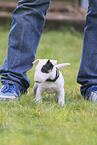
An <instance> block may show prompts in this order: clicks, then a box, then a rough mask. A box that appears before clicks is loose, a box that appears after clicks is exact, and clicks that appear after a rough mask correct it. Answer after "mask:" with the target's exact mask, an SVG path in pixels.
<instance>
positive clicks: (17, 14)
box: [0, 0, 51, 91]
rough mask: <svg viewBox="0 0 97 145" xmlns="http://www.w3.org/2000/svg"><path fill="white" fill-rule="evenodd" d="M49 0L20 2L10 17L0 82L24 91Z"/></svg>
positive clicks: (27, 83) (27, 84) (28, 83)
mask: <svg viewBox="0 0 97 145" xmlns="http://www.w3.org/2000/svg"><path fill="white" fill-rule="evenodd" d="M50 1H51V0H21V1H19V2H18V6H17V8H16V9H15V10H14V12H13V15H12V26H11V30H10V34H9V40H8V54H7V57H6V59H5V61H4V63H3V65H2V67H1V70H0V75H2V77H1V83H3V84H5V83H9V84H15V85H17V86H18V87H19V89H20V90H21V91H26V90H27V88H28V87H29V86H30V80H29V79H28V77H27V74H26V72H27V71H28V70H29V69H31V68H32V61H34V60H35V54H36V51H37V47H38V44H39V40H40V37H41V34H42V31H43V26H44V23H45V15H46V12H47V9H48V7H49V5H50Z"/></svg>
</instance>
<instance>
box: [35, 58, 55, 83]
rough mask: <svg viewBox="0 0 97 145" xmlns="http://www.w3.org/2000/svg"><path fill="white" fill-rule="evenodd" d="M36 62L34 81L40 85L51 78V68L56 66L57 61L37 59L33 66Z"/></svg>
mask: <svg viewBox="0 0 97 145" xmlns="http://www.w3.org/2000/svg"><path fill="white" fill-rule="evenodd" d="M37 61H39V62H38V64H37V66H36V68H35V76H34V81H35V82H38V83H42V82H44V81H45V80H47V79H49V78H50V77H51V76H52V72H53V68H54V66H55V65H56V64H57V60H48V59H38V60H36V61H34V62H33V64H34V63H36V62H37Z"/></svg>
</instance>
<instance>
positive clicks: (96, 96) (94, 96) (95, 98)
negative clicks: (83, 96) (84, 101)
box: [89, 91, 97, 102]
mask: <svg viewBox="0 0 97 145" xmlns="http://www.w3.org/2000/svg"><path fill="white" fill-rule="evenodd" d="M89 100H90V101H91V102H97V91H91V93H90V96H89Z"/></svg>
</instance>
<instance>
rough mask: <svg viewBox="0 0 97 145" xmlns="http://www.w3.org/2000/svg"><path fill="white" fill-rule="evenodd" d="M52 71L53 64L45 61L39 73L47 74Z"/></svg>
mask: <svg viewBox="0 0 97 145" xmlns="http://www.w3.org/2000/svg"><path fill="white" fill-rule="evenodd" d="M52 69H53V64H52V63H51V62H50V60H48V61H47V63H46V64H45V65H43V67H42V68H41V71H42V72H43V73H49V72H51V70H52Z"/></svg>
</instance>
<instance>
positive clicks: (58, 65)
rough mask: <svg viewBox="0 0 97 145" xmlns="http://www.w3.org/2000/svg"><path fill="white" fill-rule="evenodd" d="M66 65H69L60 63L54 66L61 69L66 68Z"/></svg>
mask: <svg viewBox="0 0 97 145" xmlns="http://www.w3.org/2000/svg"><path fill="white" fill-rule="evenodd" d="M67 65H71V64H70V63H61V64H57V65H55V66H56V67H57V68H61V67H63V66H67Z"/></svg>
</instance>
